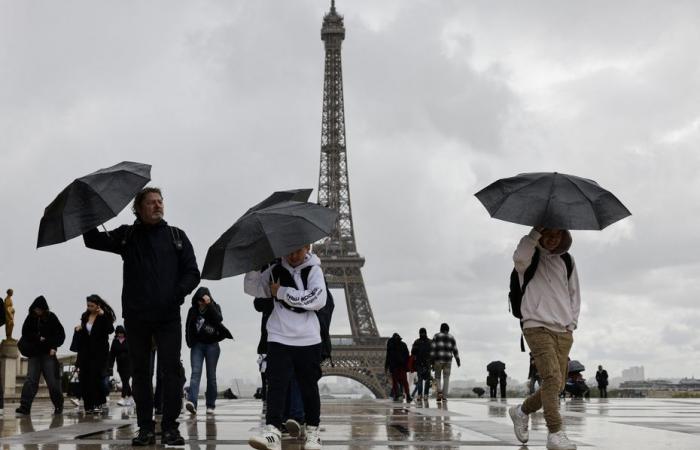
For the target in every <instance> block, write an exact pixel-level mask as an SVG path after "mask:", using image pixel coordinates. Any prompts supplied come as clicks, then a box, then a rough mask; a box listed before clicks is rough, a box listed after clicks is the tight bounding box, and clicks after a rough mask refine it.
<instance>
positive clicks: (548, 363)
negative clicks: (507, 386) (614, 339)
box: [509, 227, 581, 450]
mask: <svg viewBox="0 0 700 450" xmlns="http://www.w3.org/2000/svg"><path fill="white" fill-rule="evenodd" d="M570 246H571V234H570V233H569V232H568V231H567V230H559V229H547V228H542V227H536V228H533V229H532V231H531V232H530V233H529V234H528V235H526V236H524V237H523V238H522V239H521V240H520V243H519V244H518V247H517V249H516V250H515V254H514V255H513V261H514V263H515V270H516V271H517V272H518V275H519V277H520V284H521V286H522V284H523V281H524V276H525V271H526V270H527V269H528V268H529V267H530V265H531V264H537V266H536V270H535V273H534V275H533V277H532V279H530V281H529V282H528V284H527V286H526V288H525V291H524V292H523V296H522V303H521V306H520V310H521V313H522V322H521V323H522V326H523V335H524V337H525V340H526V341H527V345H528V347H530V350H531V352H532V356H533V357H534V359H535V365H536V366H537V371H538V372H539V374H540V376H541V377H542V383H541V385H540V387H539V389H538V390H537V391H536V392H535V393H534V394H532V395H530V396H529V397H528V398H527V399H526V400H525V401H524V402H523V404H522V405H517V406H513V407H511V408H510V409H509V415H510V417H511V419H512V420H513V425H514V429H515V435H516V437H517V438H518V440H520V442H523V443H525V442H527V440H528V438H529V432H528V426H529V415H530V414H532V413H534V412H535V411H538V410H539V409H540V408H543V409H544V418H545V422H546V424H547V429H548V431H549V434H548V436H547V448H548V449H550V450H573V449H576V445H575V444H574V443H573V442H571V441H570V440H569V439H568V437H567V436H566V434H565V433H564V431H563V429H562V420H561V415H560V414H559V393H560V392H561V391H562V389H563V388H564V383H565V382H566V375H567V370H568V369H567V366H568V357H569V351H570V350H571V345H572V344H573V342H574V339H573V331H574V330H575V329H576V328H577V326H578V317H579V311H580V309H581V297H580V293H579V280H578V272H577V270H576V264H575V263H574V260H573V257H571V255H569V254H568V250H569V247H570Z"/></svg>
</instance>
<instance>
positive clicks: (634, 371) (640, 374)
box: [622, 366, 646, 381]
mask: <svg viewBox="0 0 700 450" xmlns="http://www.w3.org/2000/svg"><path fill="white" fill-rule="evenodd" d="M645 379H646V378H645V377H644V366H635V367H630V368H629V369H624V370H623V371H622V381H643V380H645Z"/></svg>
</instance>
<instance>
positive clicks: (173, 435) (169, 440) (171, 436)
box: [160, 428, 185, 445]
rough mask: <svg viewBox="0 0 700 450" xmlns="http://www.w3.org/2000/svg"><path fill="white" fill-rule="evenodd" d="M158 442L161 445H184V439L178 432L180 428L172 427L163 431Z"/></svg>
mask: <svg viewBox="0 0 700 450" xmlns="http://www.w3.org/2000/svg"><path fill="white" fill-rule="evenodd" d="M160 443H161V444H163V445H185V439H184V438H183V437H182V435H181V434H180V430H178V429H177V428H173V429H172V430H167V431H164V432H163V437H162V438H161V440H160Z"/></svg>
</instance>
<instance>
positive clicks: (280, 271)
mask: <svg viewBox="0 0 700 450" xmlns="http://www.w3.org/2000/svg"><path fill="white" fill-rule="evenodd" d="M305 269H306V267H305V268H304V269H301V270H302V281H304V282H305V279H304V277H303V272H304V270H305ZM272 277H273V278H274V279H275V280H276V281H277V282H278V283H280V284H281V285H282V286H284V287H293V288H296V286H294V284H293V283H294V280H293V278H292V275H291V274H290V273H289V272H287V269H285V268H284V267H282V264H280V263H277V264H275V265H274V266H273V267H272ZM307 278H308V273H307ZM283 281H286V283H285V282H283ZM290 282H291V284H292V285H291V286H290V285H289V284H290ZM304 286H305V287H306V283H304ZM275 301H276V302H278V303H279V304H281V305H282V306H284V307H285V308H286V309H288V310H290V311H293V312H295V313H299V314H301V313H305V312H306V310H305V309H303V308H297V307H296V306H291V305H288V304H287V302H285V301H284V300H280V299H278V298H275Z"/></svg>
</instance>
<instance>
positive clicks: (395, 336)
mask: <svg viewBox="0 0 700 450" xmlns="http://www.w3.org/2000/svg"><path fill="white" fill-rule="evenodd" d="M391 338H392V339H393V340H395V341H400V340H401V336H399V333H394V334H393V335H392V336H391Z"/></svg>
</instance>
